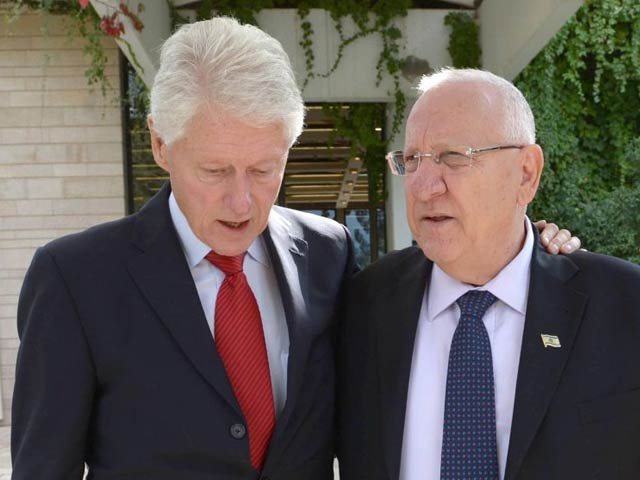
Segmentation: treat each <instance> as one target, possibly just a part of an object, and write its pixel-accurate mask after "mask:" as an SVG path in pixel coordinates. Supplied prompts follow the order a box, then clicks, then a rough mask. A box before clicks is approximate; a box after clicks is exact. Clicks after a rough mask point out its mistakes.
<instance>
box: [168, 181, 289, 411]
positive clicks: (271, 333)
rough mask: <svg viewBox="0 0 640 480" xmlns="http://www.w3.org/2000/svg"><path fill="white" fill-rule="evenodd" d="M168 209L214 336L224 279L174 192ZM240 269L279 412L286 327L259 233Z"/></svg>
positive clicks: (284, 377) (283, 398) (284, 383)
mask: <svg viewBox="0 0 640 480" xmlns="http://www.w3.org/2000/svg"><path fill="white" fill-rule="evenodd" d="M169 211H170V212H171V220H172V221H173V225H174V226H175V228H176V231H177V232H178V238H179V239H180V243H181V245H182V251H183V252H184V256H185V258H186V260H187V263H188V264H189V270H190V271H191V275H192V276H193V281H194V283H195V285H196V289H197V290H198V295H199V297H200V303H201V304H202V310H203V311H204V316H205V318H206V319H207V324H208V325H209V329H210V330H211V335H212V336H214V335H215V333H214V332H215V328H214V325H215V318H214V317H215V315H214V313H215V305H216V298H217V296H218V290H219V289H220V286H221V285H222V281H223V280H224V272H223V271H222V270H220V269H219V268H217V267H215V266H213V265H212V264H211V263H210V262H209V261H208V260H206V259H205V256H206V255H207V254H208V253H209V252H210V251H211V248H210V247H208V246H207V245H206V244H205V243H203V242H201V241H200V239H199V238H198V237H196V235H195V234H194V233H193V231H192V230H191V227H190V226H189V222H188V221H187V219H186V217H185V216H184V214H183V213H182V211H181V210H180V207H179V206H178V203H177V202H176V199H175V197H174V196H173V193H171V195H170V196H169ZM243 270H244V273H245V275H246V277H247V281H248V282H249V286H250V287H251V290H253V294H254V295H255V297H256V302H257V303H258V309H259V310H260V317H261V318H262V328H263V330H264V339H265V342H266V344H267V357H268V359H269V371H270V373H271V386H272V388H273V400H274V405H275V411H276V415H278V414H279V413H280V412H282V409H283V408H284V404H285V401H286V398H287V365H288V362H289V329H288V327H287V322H286V317H285V313H284V307H283V305H282V298H281V296H280V289H279V288H278V282H277V280H276V276H275V272H274V270H273V268H272V266H271V259H270V258H269V255H268V253H267V250H266V247H265V245H264V243H263V240H262V237H258V238H256V239H255V240H254V241H253V243H252V244H251V245H250V246H249V250H248V255H245V257H244V263H243Z"/></svg>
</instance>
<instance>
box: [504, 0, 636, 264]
mask: <svg viewBox="0 0 640 480" xmlns="http://www.w3.org/2000/svg"><path fill="white" fill-rule="evenodd" d="M516 85H517V86H518V87H519V88H520V89H521V90H522V91H523V93H524V94H525V96H526V97H527V99H528V100H529V102H530V104H531V107H532V109H533V112H534V114H535V116H536V123H537V125H538V143H540V144H541V145H542V147H543V148H544V151H545V157H546V167H545V173H544V175H543V178H542V184H541V186H540V190H539V192H538V195H537V197H536V200H535V202H534V203H533V204H532V206H531V209H530V213H531V216H532V217H534V218H542V217H546V218H551V219H553V220H554V221H555V222H557V223H559V224H562V225H570V226H571V228H572V230H573V231H574V232H575V233H576V234H578V235H579V236H580V237H581V238H582V239H583V241H584V244H585V246H586V247H587V248H588V249H589V250H595V251H599V252H602V253H606V254H610V255H616V256H619V257H622V258H626V259H628V260H631V261H634V262H640V250H639V246H640V138H639V136H638V132H640V3H638V2H637V1H636V0H587V1H586V2H585V4H584V5H583V6H582V7H581V8H580V9H579V10H578V11H577V12H576V15H575V16H574V17H573V18H572V19H571V20H570V21H569V22H568V23H567V24H566V25H565V26H564V27H563V28H562V29H561V30H560V31H559V32H558V34H557V35H556V36H555V37H554V38H553V40H552V41H551V42H550V43H549V44H548V45H547V46H546V47H545V48H544V49H543V50H542V51H541V52H540V53H539V54H538V55H537V57H536V58H535V59H534V60H533V62H532V63H531V64H530V65H529V66H528V67H527V68H526V69H525V70H523V72H522V73H521V74H520V75H519V77H518V78H517V79H516Z"/></svg>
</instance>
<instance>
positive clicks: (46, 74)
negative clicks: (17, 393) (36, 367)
mask: <svg viewBox="0 0 640 480" xmlns="http://www.w3.org/2000/svg"><path fill="white" fill-rule="evenodd" d="M65 21H67V20H65V18H64V17H59V16H50V17H48V18H46V19H45V18H43V17H41V16H39V15H37V14H33V13H32V14H25V15H23V16H22V17H20V18H19V19H18V20H17V21H15V22H13V23H7V22H6V21H5V19H4V18H3V17H2V14H1V13H0V374H1V383H0V386H1V390H2V395H1V397H0V398H1V399H2V415H3V417H2V420H1V422H0V423H1V424H9V423H10V421H11V395H12V392H13V383H14V371H15V363H16V355H17V351H18V345H19V340H18V335H17V329H16V307H17V302H18V294H19V291H20V286H21V284H22V280H23V278H24V273H25V271H26V269H27V267H28V266H29V263H30V260H31V257H32V256H33V253H34V250H35V249H36V248H37V247H38V246H40V245H43V244H45V243H46V242H48V241H49V240H51V239H53V238H56V237H59V236H61V235H64V234H67V233H71V232H76V231H79V230H83V229H85V228H87V227H89V226H91V225H94V224H97V223H101V222H104V221H108V220H112V219H114V218H118V217H120V216H122V215H123V214H124V212H125V200H124V198H125V197H124V175H123V157H122V155H123V153H122V127H121V119H120V108H119V106H118V104H117V100H116V99H114V96H113V94H111V97H109V98H103V96H102V94H101V93H100V91H99V89H95V90H94V91H92V90H91V89H90V88H89V87H88V85H87V81H86V79H85V77H84V71H85V69H86V67H87V65H88V60H87V58H86V57H85V56H84V54H83V51H82V48H83V45H84V41H83V40H82V39H79V38H70V37H69V36H68V35H67V33H66V30H67V29H66V28H65V26H64V22H65ZM43 27H44V29H45V30H46V32H45V33H43ZM104 45H105V48H106V49H107V55H108V57H109V66H108V67H107V74H108V76H109V80H110V83H111V84H112V85H113V86H114V87H115V88H119V76H118V54H117V46H116V44H115V43H114V42H113V41H111V40H106V39H105V43H104Z"/></svg>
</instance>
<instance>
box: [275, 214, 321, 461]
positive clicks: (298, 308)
mask: <svg viewBox="0 0 640 480" xmlns="http://www.w3.org/2000/svg"><path fill="white" fill-rule="evenodd" d="M263 238H264V241H265V244H266V247H267V251H268V252H269V257H270V258H271V262H272V265H273V268H274V271H275V274H276V279H277V281H278V288H279V289H280V295H281V297H282V304H283V307H284V312H285V316H286V321H287V328H288V330H289V362H288V367H287V400H286V402H285V407H284V410H283V411H282V414H281V415H280V417H279V418H278V419H277V422H276V426H275V431H274V433H273V440H272V442H271V445H272V447H273V446H274V445H275V446H277V445H279V444H281V442H279V440H280V439H281V437H282V436H283V435H284V433H285V430H286V426H287V424H288V422H289V419H290V417H291V412H292V411H293V409H294V406H295V404H296V401H297V398H298V395H299V393H300V386H301V385H302V383H303V382H302V379H303V375H304V367H305V365H306V358H307V354H308V352H309V340H310V339H309V333H308V332H307V331H306V330H307V328H308V322H306V320H308V319H309V314H308V311H307V298H306V294H305V293H304V292H307V291H308V287H309V285H308V275H309V272H308V265H307V261H308V258H307V249H308V246H307V242H306V241H305V240H303V239H302V234H301V232H296V231H295V229H294V228H293V225H292V224H291V223H290V222H288V221H287V220H286V219H285V218H283V217H282V216H281V215H280V214H279V213H278V212H277V211H276V210H275V209H272V211H271V214H270V216H269V224H268V227H267V230H265V232H264V233H263ZM272 453H273V452H270V454H269V456H270V457H271V456H272Z"/></svg>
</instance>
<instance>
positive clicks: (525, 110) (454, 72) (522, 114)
mask: <svg viewBox="0 0 640 480" xmlns="http://www.w3.org/2000/svg"><path fill="white" fill-rule="evenodd" d="M451 83H474V84H481V85H486V86H488V87H489V88H491V89H493V91H494V92H495V93H496V94H497V95H498V97H499V98H500V99H501V103H502V105H501V110H502V115H503V121H502V126H503V129H504V131H503V132H502V134H503V136H504V141H505V142H507V143H514V144H522V145H528V144H532V143H535V142H536V125H535V121H534V118H533V112H532V111H531V107H530V106H529V103H528V102H527V100H526V99H525V98H524V95H522V92H520V90H518V89H517V88H516V87H515V85H513V83H511V82H509V81H508V80H505V79H504V78H502V77H499V76H497V75H495V74H493V73H491V72H487V71H485V70H476V69H472V68H464V69H455V68H444V69H442V70H440V71H438V72H436V73H433V74H431V75H425V76H423V77H422V79H421V80H420V85H419V86H418V90H419V91H420V92H422V93H424V92H427V91H428V90H431V89H432V88H434V87H437V86H439V85H443V84H451Z"/></svg>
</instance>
